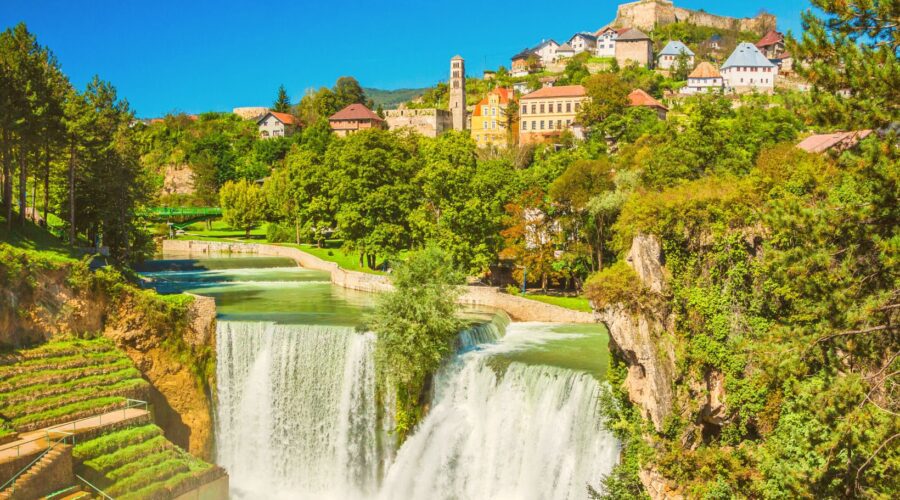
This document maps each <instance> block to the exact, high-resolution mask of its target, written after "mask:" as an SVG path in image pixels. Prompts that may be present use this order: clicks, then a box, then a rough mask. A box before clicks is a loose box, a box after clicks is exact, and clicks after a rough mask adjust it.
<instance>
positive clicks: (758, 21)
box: [611, 0, 776, 34]
mask: <svg viewBox="0 0 900 500" xmlns="http://www.w3.org/2000/svg"><path fill="white" fill-rule="evenodd" d="M676 22H687V23H691V24H695V25H697V26H706V27H710V28H716V29H721V30H738V31H753V32H757V33H760V34H761V33H764V32H765V31H767V30H770V29H775V26H776V19H775V16H773V15H771V14H766V13H761V14H759V15H757V16H756V17H751V18H734V17H728V16H717V15H715V14H710V13H708V12H704V11H699V10H691V9H685V8H681V7H676V6H675V5H674V3H672V2H670V1H668V0H640V1H637V2H631V3H624V4H620V5H619V8H618V10H617V11H616V19H615V20H614V21H613V22H612V23H611V25H612V26H616V27H629V26H630V27H634V28H638V29H640V30H643V31H650V30H652V29H653V28H654V27H656V26H657V25H659V26H664V25H667V24H672V23H676Z"/></svg>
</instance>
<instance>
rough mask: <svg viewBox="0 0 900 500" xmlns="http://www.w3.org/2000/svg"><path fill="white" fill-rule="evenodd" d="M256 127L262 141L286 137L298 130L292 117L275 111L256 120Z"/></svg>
mask: <svg viewBox="0 0 900 500" xmlns="http://www.w3.org/2000/svg"><path fill="white" fill-rule="evenodd" d="M256 126H257V127H258V128H259V136H260V137H262V138H263V139H271V138H273V137H287V136H289V135H291V134H293V133H294V132H296V131H297V128H298V125H297V120H296V119H295V118H294V116H293V115H290V114H288V113H278V112H276V111H269V112H268V113H266V114H264V115H263V116H262V117H260V118H259V119H258V120H256Z"/></svg>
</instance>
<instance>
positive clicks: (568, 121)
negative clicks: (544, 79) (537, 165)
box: [519, 85, 588, 144]
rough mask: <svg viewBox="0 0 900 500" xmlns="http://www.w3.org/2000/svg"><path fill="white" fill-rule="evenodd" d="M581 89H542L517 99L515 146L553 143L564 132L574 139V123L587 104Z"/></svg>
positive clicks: (576, 87)
mask: <svg viewBox="0 0 900 500" xmlns="http://www.w3.org/2000/svg"><path fill="white" fill-rule="evenodd" d="M587 98H588V97H587V93H586V92H585V90H584V87H582V86H581V85H565V86H561V87H544V88H542V89H539V90H536V91H534V92H532V93H530V94H528V95H525V96H522V97H521V98H520V99H519V102H520V103H521V108H520V110H519V123H520V125H519V144H534V143H539V142H547V141H551V140H554V139H556V138H557V137H559V135H560V134H562V133H563V132H564V131H566V130H572V132H573V133H575V135H576V137H578V135H579V134H578V133H577V129H576V125H577V124H576V123H575V119H576V117H577V116H578V112H579V111H581V105H582V104H583V103H584V101H586V100H587Z"/></svg>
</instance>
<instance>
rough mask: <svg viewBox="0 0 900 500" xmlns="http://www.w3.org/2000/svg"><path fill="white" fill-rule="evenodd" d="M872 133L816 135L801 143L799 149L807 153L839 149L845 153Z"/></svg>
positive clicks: (798, 145) (861, 131) (856, 131)
mask: <svg viewBox="0 0 900 500" xmlns="http://www.w3.org/2000/svg"><path fill="white" fill-rule="evenodd" d="M871 133H872V131H871V130H854V131H851V132H835V133H832V134H815V135H811V136H809V137H807V138H806V139H803V140H802V141H800V143H799V144H797V147H798V148H800V149H802V150H804V151H806V152H807V153H824V152H825V151H828V150H829V149H832V148H837V151H843V150H845V149H848V148H852V147H853V146H856V144H858V143H859V141H861V140H863V139H865V138H866V137H868V136H869V134H871Z"/></svg>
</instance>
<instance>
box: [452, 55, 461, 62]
mask: <svg viewBox="0 0 900 500" xmlns="http://www.w3.org/2000/svg"><path fill="white" fill-rule="evenodd" d="M450 60H451V61H457V60H462V56H461V55H459V54H456V55H455V56H453V57H452V58H451V59H450Z"/></svg>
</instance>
